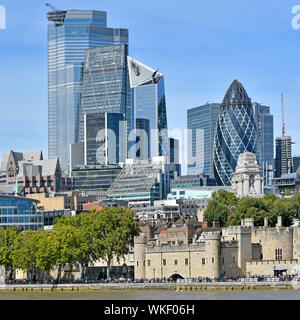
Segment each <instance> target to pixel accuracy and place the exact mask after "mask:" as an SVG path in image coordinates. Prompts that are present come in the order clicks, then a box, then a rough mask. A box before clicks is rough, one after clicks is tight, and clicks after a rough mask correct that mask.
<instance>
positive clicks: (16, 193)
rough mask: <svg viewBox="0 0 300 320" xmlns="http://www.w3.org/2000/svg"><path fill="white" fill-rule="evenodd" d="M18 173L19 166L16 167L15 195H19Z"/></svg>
mask: <svg viewBox="0 0 300 320" xmlns="http://www.w3.org/2000/svg"><path fill="white" fill-rule="evenodd" d="M18 173H19V168H16V188H15V196H16V197H17V196H18V195H19V185H18Z"/></svg>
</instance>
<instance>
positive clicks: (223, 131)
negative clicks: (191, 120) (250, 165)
mask: <svg viewBox="0 0 300 320" xmlns="http://www.w3.org/2000/svg"><path fill="white" fill-rule="evenodd" d="M244 152H252V153H255V154H256V156H257V160H258V161H260V144H259V131H258V126H257V123H256V119H255V115H254V112H253V107H252V103H251V99H250V98H249V97H248V94H247V92H246V90H245V89H244V87H243V86H242V84H241V83H240V82H239V81H238V80H234V81H232V83H231V84H230V86H229V88H228V89H227V91H226V93H225V96H224V99H223V101H222V105H221V107H220V113H219V117H218V120H217V126H216V131H215V140H214V154H213V168H214V175H215V178H216V180H217V183H218V185H220V186H230V185H231V180H232V177H233V175H234V171H235V168H236V164H237V160H238V156H239V155H240V154H241V153H244Z"/></svg>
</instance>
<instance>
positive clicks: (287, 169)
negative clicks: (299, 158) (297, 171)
mask: <svg viewBox="0 0 300 320" xmlns="http://www.w3.org/2000/svg"><path fill="white" fill-rule="evenodd" d="M292 172H293V158H292V138H291V137H290V136H284V137H278V138H276V155H275V178H279V177H281V176H282V175H285V174H289V173H292Z"/></svg>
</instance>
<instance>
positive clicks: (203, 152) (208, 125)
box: [187, 103, 221, 177]
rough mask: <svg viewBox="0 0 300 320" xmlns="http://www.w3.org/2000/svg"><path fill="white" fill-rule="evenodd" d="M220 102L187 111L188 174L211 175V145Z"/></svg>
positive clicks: (212, 144)
mask: <svg viewBox="0 0 300 320" xmlns="http://www.w3.org/2000/svg"><path fill="white" fill-rule="evenodd" d="M220 105H221V104H220V103H207V104H205V105H203V106H200V107H196V108H192V109H189V110H188V111H187V128H188V166H187V172H188V175H198V174H201V175H202V174H204V175H209V176H211V177H212V176H213V165H212V164H213V147H214V136H215V129H216V124H217V119H218V116H219V112H220Z"/></svg>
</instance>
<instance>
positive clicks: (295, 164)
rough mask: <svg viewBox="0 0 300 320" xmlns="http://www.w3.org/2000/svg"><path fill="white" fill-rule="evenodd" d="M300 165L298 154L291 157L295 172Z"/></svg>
mask: <svg viewBox="0 0 300 320" xmlns="http://www.w3.org/2000/svg"><path fill="white" fill-rule="evenodd" d="M299 167H300V156H294V157H293V172H296V171H297V170H298V168H299Z"/></svg>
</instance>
